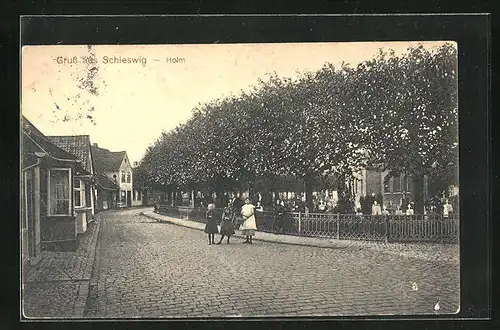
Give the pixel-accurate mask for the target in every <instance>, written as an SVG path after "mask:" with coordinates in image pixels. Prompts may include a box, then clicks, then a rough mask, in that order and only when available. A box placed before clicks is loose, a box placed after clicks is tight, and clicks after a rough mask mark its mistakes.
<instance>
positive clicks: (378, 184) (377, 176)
mask: <svg viewBox="0 0 500 330" xmlns="http://www.w3.org/2000/svg"><path fill="white" fill-rule="evenodd" d="M364 181H365V187H364V188H365V189H364V191H365V195H371V194H380V193H381V192H382V185H383V181H382V175H381V173H380V172H379V171H376V170H371V169H369V170H365V180H364Z"/></svg>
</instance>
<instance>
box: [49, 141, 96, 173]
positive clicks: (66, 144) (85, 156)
mask: <svg viewBox="0 0 500 330" xmlns="http://www.w3.org/2000/svg"><path fill="white" fill-rule="evenodd" d="M48 138H49V139H50V141H52V142H53V143H54V144H55V145H57V146H58V147H59V148H61V149H64V150H65V151H67V152H69V153H71V154H73V155H75V156H76V157H77V158H78V160H79V161H81V162H82V165H83V168H84V169H85V170H87V171H88V172H90V171H91V169H92V164H91V162H92V160H91V158H90V157H89V153H90V137H89V136H88V135H75V136H48Z"/></svg>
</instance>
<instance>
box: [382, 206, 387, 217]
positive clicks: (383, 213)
mask: <svg viewBox="0 0 500 330" xmlns="http://www.w3.org/2000/svg"><path fill="white" fill-rule="evenodd" d="M382 215H389V211H387V207H385V206H384V209H383V210H382Z"/></svg>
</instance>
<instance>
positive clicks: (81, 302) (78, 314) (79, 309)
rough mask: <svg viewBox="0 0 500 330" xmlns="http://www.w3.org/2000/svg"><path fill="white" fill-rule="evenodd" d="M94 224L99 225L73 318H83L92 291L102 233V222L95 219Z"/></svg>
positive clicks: (90, 248)
mask: <svg viewBox="0 0 500 330" xmlns="http://www.w3.org/2000/svg"><path fill="white" fill-rule="evenodd" d="M94 224H95V226H97V227H96V229H95V232H94V237H93V239H92V242H91V245H90V247H89V251H88V252H87V258H88V259H87V263H86V265H85V270H84V274H83V280H84V281H83V282H81V283H80V286H79V289H78V298H77V299H76V301H75V304H74V312H73V318H83V317H84V313H85V307H86V305H87V298H88V295H89V291H90V280H91V274H92V269H93V267H94V263H95V257H96V252H97V249H96V246H97V244H98V242H99V236H100V233H101V223H100V222H99V221H95V220H94Z"/></svg>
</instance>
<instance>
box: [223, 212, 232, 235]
mask: <svg viewBox="0 0 500 330" xmlns="http://www.w3.org/2000/svg"><path fill="white" fill-rule="evenodd" d="M220 234H221V235H225V236H231V235H234V224H233V214H232V213H231V211H230V210H224V213H223V214H222V222H221V224H220Z"/></svg>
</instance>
